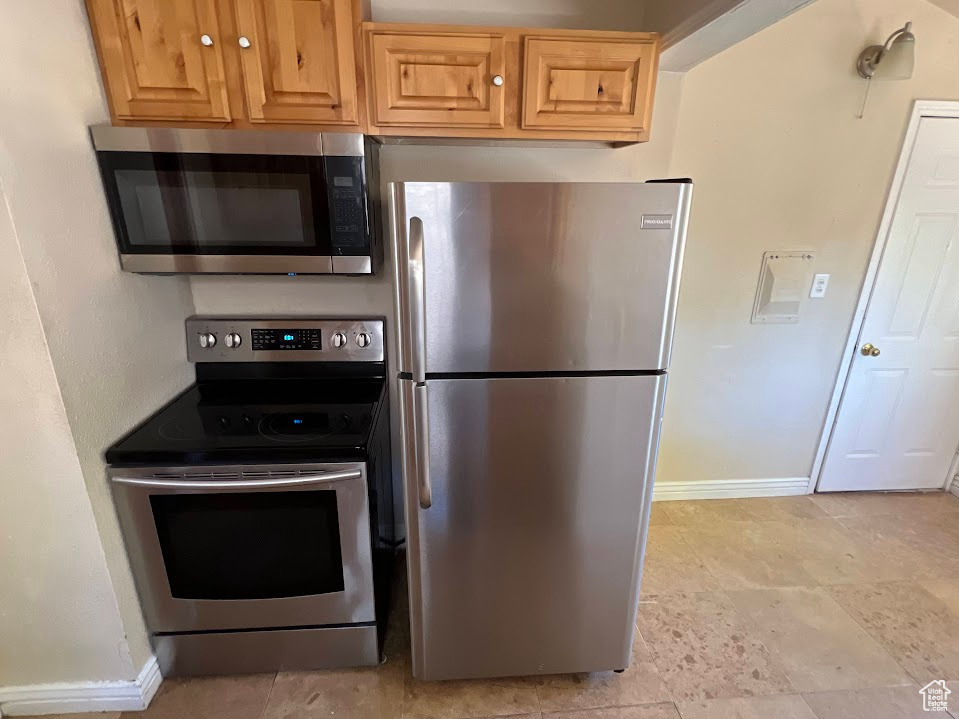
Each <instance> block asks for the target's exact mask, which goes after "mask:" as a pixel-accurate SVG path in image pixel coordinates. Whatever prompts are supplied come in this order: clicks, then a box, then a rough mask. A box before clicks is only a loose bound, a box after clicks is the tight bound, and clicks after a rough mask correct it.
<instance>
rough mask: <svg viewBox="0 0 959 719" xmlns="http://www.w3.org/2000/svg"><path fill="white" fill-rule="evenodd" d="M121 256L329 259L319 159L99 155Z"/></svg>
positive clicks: (321, 166)
mask: <svg viewBox="0 0 959 719" xmlns="http://www.w3.org/2000/svg"><path fill="white" fill-rule="evenodd" d="M98 157H99V160H100V164H101V170H102V172H103V177H104V182H105V186H106V190H107V198H108V201H109V203H110V210H111V213H112V216H113V221H114V226H115V229H116V231H117V234H118V237H119V240H120V244H121V250H122V251H124V252H127V253H158V254H169V253H177V252H181V253H189V254H278V253H282V254H290V253H291V252H292V253H295V254H329V253H330V249H329V232H330V230H329V208H328V203H327V200H326V188H325V179H324V175H323V165H322V158H314V157H293V156H266V155H213V154H210V155H204V154H173V153H148V152H101V153H99V155H98Z"/></svg>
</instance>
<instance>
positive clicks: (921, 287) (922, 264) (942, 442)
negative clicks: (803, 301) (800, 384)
mask: <svg viewBox="0 0 959 719" xmlns="http://www.w3.org/2000/svg"><path fill="white" fill-rule="evenodd" d="M957 233H959V119H956V118H939V117H926V118H923V119H922V120H921V121H920V124H919V130H918V133H917V135H916V140H915V145H914V146H913V149H912V154H911V157H910V159H909V163H908V166H907V169H906V173H905V178H904V180H903V185H902V190H901V193H900V195H899V200H898V204H897V206H896V210H895V213H894V216H893V220H892V223H891V227H890V231H889V236H888V240H887V244H886V248H885V251H884V252H883V256H882V261H881V263H880V266H879V271H878V274H877V276H876V282H875V285H874V287H873V292H872V296H871V297H870V300H869V306H868V309H867V310H866V315H865V320H864V322H863V327H862V332H861V333H860V335H859V344H858V346H857V349H856V352H855V354H854V356H853V361H852V366H851V368H850V371H849V376H848V379H847V381H846V387H845V390H844V392H843V395H842V401H841V404H840V406H839V412H838V415H837V418H836V423H835V425H834V427H833V431H832V437H831V439H830V442H829V447H828V449H827V451H826V457H825V461H824V463H823V469H822V474H821V475H820V480H819V487H818V489H819V491H825V492H833V491H840V490H870V489H872V490H877V489H933V488H940V487H942V486H943V483H944V482H945V480H946V475H947V473H948V471H949V466H950V464H951V462H952V458H953V456H954V455H955V453H956V447H957V444H959V242H957V237H959V234H957ZM866 345H871V346H872V347H874V348H875V349H872V351H869V350H870V348H869V347H867V346H866Z"/></svg>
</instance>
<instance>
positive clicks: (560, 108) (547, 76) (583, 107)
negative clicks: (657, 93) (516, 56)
mask: <svg viewBox="0 0 959 719" xmlns="http://www.w3.org/2000/svg"><path fill="white" fill-rule="evenodd" d="M593 35H595V34H593ZM524 50H525V70H524V78H523V79H524V92H523V123H522V127H523V128H524V129H532V130H569V131H586V132H597V133H601V132H635V133H638V134H640V135H648V133H649V120H650V115H651V113H652V93H653V86H654V83H655V78H656V65H657V59H658V58H657V50H658V48H657V42H656V39H655V38H654V37H651V38H650V39H648V40H647V39H637V38H635V37H634V38H614V37H595V36H590V35H586V36H584V37H581V38H578V37H570V36H569V35H561V36H556V37H550V36H527V37H526V38H525V44H524ZM642 139H647V138H646V137H645V136H644V137H642Z"/></svg>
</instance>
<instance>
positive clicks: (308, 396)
mask: <svg viewBox="0 0 959 719" xmlns="http://www.w3.org/2000/svg"><path fill="white" fill-rule="evenodd" d="M279 325H282V328H281V329H280V330H277V331H278V332H280V335H278V336H280V337H283V336H297V335H300V334H302V335H304V336H309V337H313V338H316V337H319V338H320V342H319V344H318V345H317V346H316V347H313V348H310V349H303V348H302V347H301V346H300V345H296V346H295V347H294V348H293V349H277V346H278V344H277V343H273V344H269V345H268V344H264V342H263V341H262V336H264V333H267V334H268V333H269V332H271V331H272V330H270V329H269V328H270V327H271V326H279ZM274 334H275V332H274ZM231 335H232V336H234V339H232V340H231V342H230V344H231V345H232V347H228V346H227V345H226V342H220V341H219V340H216V341H211V340H210V337H211V336H212V337H226V336H231ZM235 337H240V342H239V343H237V342H236V340H235ZM254 337H260V338H261V341H260V342H258V343H254V341H253V338H254ZM200 338H202V339H203V345H204V346H201V341H200ZM344 338H345V340H344ZM187 342H188V343H190V344H189V346H190V351H189V356H190V357H191V359H194V360H195V361H197V366H196V369H197V382H196V384H194V385H192V386H191V387H189V388H187V389H186V390H185V391H184V392H183V393H182V394H180V396H179V397H176V398H175V399H174V400H173V401H171V402H170V403H169V404H167V405H166V406H165V407H163V408H162V409H160V410H159V411H158V412H157V413H156V414H154V415H153V416H152V417H150V418H148V419H147V420H146V421H144V422H143V423H142V424H141V425H140V426H139V427H137V428H136V429H134V430H133V431H132V432H130V433H129V434H128V435H127V436H126V437H124V438H123V439H121V440H120V441H119V442H117V443H116V444H115V445H114V446H112V447H111V448H110V449H109V450H107V453H106V459H107V461H108V462H109V463H111V464H144V463H156V462H166V463H178V462H179V463H188V462H189V463H193V462H224V461H226V462H233V461H235V462H280V461H287V460H289V461H304V460H308V461H319V460H330V459H336V460H342V461H348V460H362V459H364V458H365V455H366V444H367V442H368V441H369V437H370V432H371V427H372V423H373V418H374V417H375V415H376V412H377V407H378V406H379V404H380V403H381V402H382V401H383V399H384V393H385V391H386V388H385V382H384V379H383V378H384V374H385V367H384V364H383V325H382V321H381V320H295V319H284V320H231V319H226V320H223V319H220V320H200V319H191V320H188V321H187ZM344 342H345V344H344ZM254 346H256V347H264V349H256V350H254V349H252V348H253V347H254ZM367 350H369V354H368V355H366V354H364V353H365V352H366V351H367Z"/></svg>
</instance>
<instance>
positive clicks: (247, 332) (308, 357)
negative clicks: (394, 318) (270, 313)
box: [186, 317, 385, 362]
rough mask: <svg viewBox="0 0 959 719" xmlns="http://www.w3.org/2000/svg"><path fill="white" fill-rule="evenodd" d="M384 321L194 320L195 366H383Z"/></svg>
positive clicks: (191, 348) (190, 344)
mask: <svg viewBox="0 0 959 719" xmlns="http://www.w3.org/2000/svg"><path fill="white" fill-rule="evenodd" d="M383 333H384V328H383V320H381V319H377V318H370V319H339V318H337V319H332V318H331V319H313V318H303V317H287V318H279V319H275V318H269V319H267V318H249V317H190V318H189V319H187V321H186V343H187V344H186V346H187V358H188V359H189V360H190V361H191V362H382V361H383V359H384V357H385V349H384V338H383Z"/></svg>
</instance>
